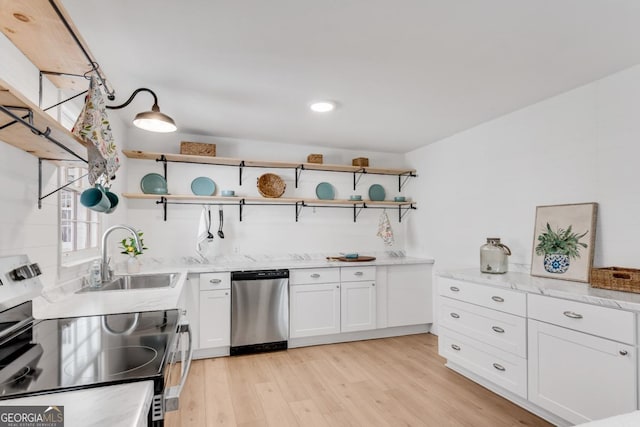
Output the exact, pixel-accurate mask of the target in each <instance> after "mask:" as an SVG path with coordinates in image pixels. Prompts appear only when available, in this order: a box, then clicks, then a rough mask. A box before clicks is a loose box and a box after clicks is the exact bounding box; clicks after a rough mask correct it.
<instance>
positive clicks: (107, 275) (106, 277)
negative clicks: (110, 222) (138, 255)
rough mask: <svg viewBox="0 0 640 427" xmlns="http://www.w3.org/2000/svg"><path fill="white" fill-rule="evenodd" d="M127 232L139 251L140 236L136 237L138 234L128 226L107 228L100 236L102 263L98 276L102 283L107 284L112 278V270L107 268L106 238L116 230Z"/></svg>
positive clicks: (140, 247) (140, 246)
mask: <svg viewBox="0 0 640 427" xmlns="http://www.w3.org/2000/svg"><path fill="white" fill-rule="evenodd" d="M119 228H121V229H123V230H127V231H128V232H130V233H131V234H133V239H134V240H135V242H136V247H137V248H138V249H139V250H141V249H142V242H140V236H138V232H137V231H136V230H134V229H133V228H132V227H129V226H128V225H124V224H120V225H114V226H112V227H109V228H107V229H106V230H105V232H104V234H103V235H102V263H101V264H100V276H101V278H102V283H104V282H108V281H110V280H111V279H112V278H113V270H112V269H111V267H110V266H109V258H108V257H107V237H108V236H109V234H111V232H112V231H114V230H117V229H119Z"/></svg>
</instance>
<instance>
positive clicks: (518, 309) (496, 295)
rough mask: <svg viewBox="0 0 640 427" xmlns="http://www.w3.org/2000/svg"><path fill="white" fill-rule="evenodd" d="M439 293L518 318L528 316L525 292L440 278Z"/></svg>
mask: <svg viewBox="0 0 640 427" xmlns="http://www.w3.org/2000/svg"><path fill="white" fill-rule="evenodd" d="M438 292H439V293H440V295H442V296H445V297H449V298H454V299H457V300H460V301H465V302H469V303H471V304H477V305H481V306H483V307H488V308H493V309H494V310H500V311H504V312H505V313H511V314H515V315H516V316H522V317H526V315H527V295H526V294H525V293H523V292H518V291H513V290H510V289H503V288H496V287H493V286H485V285H479V284H477V283H472V282H463V281H460V280H453V279H448V278H446V277H438Z"/></svg>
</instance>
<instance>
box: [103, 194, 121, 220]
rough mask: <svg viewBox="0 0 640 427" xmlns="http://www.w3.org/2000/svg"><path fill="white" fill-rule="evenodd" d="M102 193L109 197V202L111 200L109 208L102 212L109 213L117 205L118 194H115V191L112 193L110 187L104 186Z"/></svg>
mask: <svg viewBox="0 0 640 427" xmlns="http://www.w3.org/2000/svg"><path fill="white" fill-rule="evenodd" d="M104 190H105V191H104V194H105V195H106V196H107V198H108V199H109V202H111V207H110V208H109V209H107V210H106V211H104V213H106V214H110V213H111V212H113V211H115V210H116V208H117V207H118V201H119V200H118V196H117V195H116V193H112V192H111V189H110V188H105V189H104Z"/></svg>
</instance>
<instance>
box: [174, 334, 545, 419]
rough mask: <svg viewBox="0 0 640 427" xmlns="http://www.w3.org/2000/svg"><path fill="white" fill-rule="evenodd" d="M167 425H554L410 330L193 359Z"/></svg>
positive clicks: (429, 339) (431, 339) (429, 338)
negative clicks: (472, 376)
mask: <svg viewBox="0 0 640 427" xmlns="http://www.w3.org/2000/svg"><path fill="white" fill-rule="evenodd" d="M182 393H183V395H182V396H181V397H180V408H181V409H180V410H179V411H177V412H170V413H168V414H167V418H166V425H167V427H191V426H194V427H195V426H197V427H213V426H241V427H254V426H277V427H283V426H303V427H315V426H332V427H333V426H338V427H341V426H366V427H369V426H394V427H395V426H434V427H436V426H437V427H440V426H469V427H471V426H473V427H482V426H486V427H501V426H550V425H551V424H549V423H547V422H545V421H544V420H542V419H540V418H538V417H536V416H535V415H533V414H531V413H529V412H527V411H525V410H524V409H521V408H520V407H518V406H516V405H514V404H512V403H510V402H509V401H507V400H505V399H503V398H501V397H500V396H498V395H496V394H494V393H492V392H490V391H488V390H486V389H485V388H483V387H481V386H479V385H477V384H476V383H474V382H472V381H470V380H468V379H466V378H465V377H463V376H461V375H459V374H457V373H455V372H453V371H451V370H450V369H448V368H446V367H445V366H444V359H443V358H441V357H440V356H438V338H437V337H436V336H434V335H431V334H419V335H410V336H404V337H395V338H385V339H379V340H369V341H358V342H353V343H343V344H332V345H323V346H315V347H305V348H297V349H292V350H287V351H281V352H276V353H266V354H257V355H250V356H236V357H222V358H216V359H205V360H196V361H194V362H193V364H192V365H191V372H190V375H189V378H188V380H187V384H186V386H185V389H184V390H183V392H182Z"/></svg>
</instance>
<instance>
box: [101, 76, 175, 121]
mask: <svg viewBox="0 0 640 427" xmlns="http://www.w3.org/2000/svg"><path fill="white" fill-rule="evenodd" d="M143 91H144V92H149V93H150V94H151V95H153V106H152V107H151V111H144V112H142V113H138V114H136V117H135V118H134V119H133V124H134V126H136V127H139V128H140V129H144V130H148V131H151V132H175V131H176V129H178V128H177V126H176V123H175V122H174V121H173V119H172V118H171V117H169V116H167V115H166V114H163V113H161V112H160V107H159V106H158V97H157V96H156V94H155V93H154V92H153V91H152V90H151V89H147V88H144V87H141V88H139V89H136V90H135V91H133V93H132V94H131V96H130V97H129V99H127V100H126V101H125V103H124V104H121V105H107V108H109V109H111V110H119V109H121V108H124V107H126V106H127V105H129V104H131V101H133V98H135V97H136V95H137V94H138V93H140V92H143Z"/></svg>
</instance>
